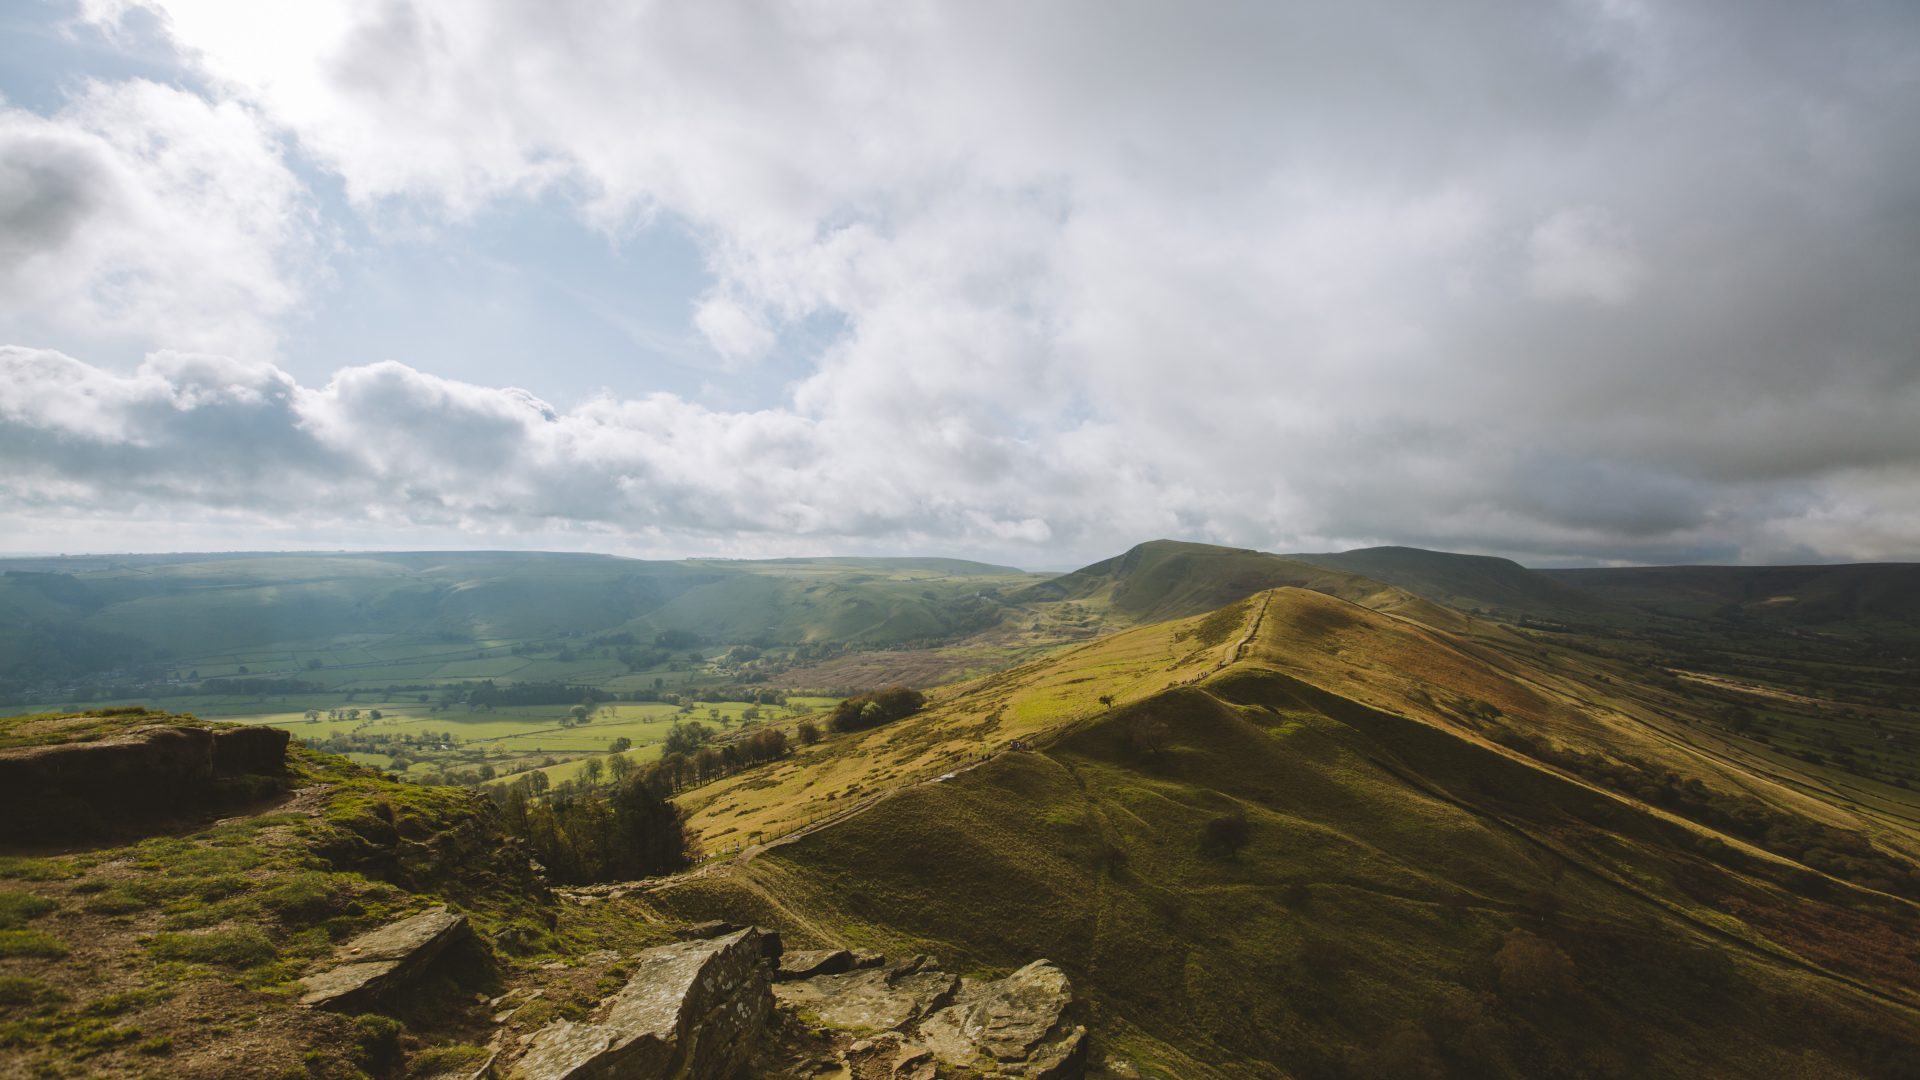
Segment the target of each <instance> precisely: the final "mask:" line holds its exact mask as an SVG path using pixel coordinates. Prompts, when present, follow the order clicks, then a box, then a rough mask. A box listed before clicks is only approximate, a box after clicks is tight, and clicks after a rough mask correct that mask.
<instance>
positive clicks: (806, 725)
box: [794, 720, 820, 746]
mask: <svg viewBox="0 0 1920 1080" xmlns="http://www.w3.org/2000/svg"><path fill="white" fill-rule="evenodd" d="M794 730H795V732H796V733H797V734H799V736H800V742H801V744H802V745H804V746H812V745H813V744H814V743H817V742H819V741H820V725H818V724H816V723H814V722H813V721H811V720H802V721H800V726H799V727H798V728H795V729H794Z"/></svg>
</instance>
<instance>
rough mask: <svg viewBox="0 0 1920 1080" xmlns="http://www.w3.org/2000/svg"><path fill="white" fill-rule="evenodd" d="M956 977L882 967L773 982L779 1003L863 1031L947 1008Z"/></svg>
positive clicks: (897, 1026)
mask: <svg viewBox="0 0 1920 1080" xmlns="http://www.w3.org/2000/svg"><path fill="white" fill-rule="evenodd" d="M959 989H960V980H959V978H957V977H956V976H953V975H949V974H947V973H946V972H944V971H922V970H916V969H914V968H913V967H911V966H909V967H906V968H882V969H874V970H867V971H855V972H852V973H850V974H846V975H821V976H819V977H817V978H812V979H800V980H795V981H793V982H783V983H775V984H774V987H773V993H774V996H775V997H777V998H778V999H779V1000H780V1003H781V1004H782V1005H786V1006H789V1007H790V1008H793V1009H795V1010H798V1011H800V1012H803V1013H808V1014H810V1015H812V1016H814V1017H816V1018H817V1019H819V1021H820V1022H821V1023H824V1024H828V1025H831V1026H833V1027H837V1028H848V1029H852V1030H856V1031H858V1030H865V1031H875V1032H879V1031H898V1030H902V1029H904V1028H907V1027H909V1026H911V1025H912V1024H913V1023H914V1022H915V1021H917V1020H919V1019H920V1018H921V1017H923V1016H926V1015H928V1014H929V1013H932V1012H935V1011H936V1010H939V1009H943V1008H945V1007H946V1006H947V1005H948V1004H950V1003H951V1002H952V1001H953V996H954V994H955V993H956V992H957V991H958V990H959Z"/></svg>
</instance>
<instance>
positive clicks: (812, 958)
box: [773, 949, 853, 982]
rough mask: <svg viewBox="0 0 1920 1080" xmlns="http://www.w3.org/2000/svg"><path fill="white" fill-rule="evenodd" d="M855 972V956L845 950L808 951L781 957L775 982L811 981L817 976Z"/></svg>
mask: <svg viewBox="0 0 1920 1080" xmlns="http://www.w3.org/2000/svg"><path fill="white" fill-rule="evenodd" d="M852 970H853V954H852V953H850V952H848V951H847V950H845V949H808V950H804V951H801V952H790V953H786V954H784V955H782V956H781V957H780V966H779V967H778V968H775V969H774V972H773V978H774V981H775V982H788V981H791V980H793V979H811V978H813V977H815V976H817V975H844V974H846V973H847V972H849V971H852Z"/></svg>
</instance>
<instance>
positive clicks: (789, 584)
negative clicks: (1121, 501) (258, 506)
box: [0, 552, 1040, 680]
mask: <svg viewBox="0 0 1920 1080" xmlns="http://www.w3.org/2000/svg"><path fill="white" fill-rule="evenodd" d="M1039 578H1040V576H1039V575H1033V574H1027V573H1024V572H1021V571H1018V570H1013V569H1010V568H1006V567H997V566H988V565H986V564H982V563H968V562H964V561H961V560H955V559H821V560H801V559H789V560H778V561H771V562H748V561H728V560H691V561H686V562H649V561H644V560H638V559H623V558H616V557H613V556H607V555H582V554H556V553H540V552H531V553H521V552H402V553H368V554H304V553H302V554H257V555H236V556H168V557H151V556H137V557H131V558H127V559H124V560H121V559H112V558H98V559H93V558H90V559H85V560H70V559H36V560H23V559H16V560H9V561H6V562H4V563H0V679H5V678H13V679H36V680H44V679H48V678H59V677H63V676H64V675H68V674H79V673H84V672H89V671H101V670H109V669H114V668H119V667H126V666H132V665H136V664H142V663H149V662H152V661H154V660H156V659H161V658H166V657H182V656H192V655H195V654H199V653H206V652H212V651H217V650H230V649H237V648H243V647H252V646H260V645H266V644H270V643H299V642H316V641H318V642H325V641H329V640H332V639H336V638H343V637H352V636H357V635H409V636H412V637H417V638H420V639H422V640H434V639H440V640H451V641H514V640H524V639H531V638H541V637H554V636H570V635H592V634H603V633H619V632H622V631H627V632H633V633H635V634H636V635H637V636H639V637H641V638H643V639H651V637H652V636H653V635H654V634H656V633H658V632H660V631H668V630H680V631H686V632H688V633H692V634H695V635H699V636H701V637H706V638H712V639H715V640H717V641H723V642H724V641H756V640H758V641H768V642H779V643H797V642H811V641H834V642H842V643H855V644H888V643H896V642H906V641H925V640H929V639H939V638H945V637H949V636H952V635H954V634H957V633H964V632H970V631H973V630H977V629H979V628H981V627H982V626H984V625H987V624H989V623H991V622H992V621H993V619H995V618H997V604H996V603H995V601H994V600H993V596H994V595H995V591H996V590H1003V589H1017V588H1019V587H1021V586H1024V585H1027V584H1030V583H1032V582H1033V581H1036V580H1039Z"/></svg>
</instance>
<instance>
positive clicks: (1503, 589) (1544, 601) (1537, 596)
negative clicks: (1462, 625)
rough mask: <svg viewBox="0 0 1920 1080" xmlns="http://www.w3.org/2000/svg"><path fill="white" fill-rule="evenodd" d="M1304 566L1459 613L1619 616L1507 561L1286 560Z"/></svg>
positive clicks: (1375, 554) (1568, 586)
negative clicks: (1362, 579) (1343, 573)
mask: <svg viewBox="0 0 1920 1080" xmlns="http://www.w3.org/2000/svg"><path fill="white" fill-rule="evenodd" d="M1287 557H1288V558H1290V559H1295V560H1298V561H1300V562H1304V563H1311V564H1313V565H1315V566H1324V567H1328V568H1331V569H1338V570H1347V571H1351V572H1352V573H1356V574H1362V575H1365V576H1367V577H1370V578H1373V579H1375V580H1377V581H1384V582H1386V583H1387V584H1389V585H1397V586H1399V587H1400V588H1402V589H1405V590H1407V591H1408V592H1410V593H1413V594H1414V595H1416V596H1423V597H1425V598H1427V599H1428V600H1432V601H1433V602H1435V603H1438V604H1445V605H1447V606H1448V607H1452V608H1458V609H1460V610H1462V611H1472V610H1479V611H1484V612H1487V613H1489V614H1492V615H1495V616H1500V617H1507V618H1516V617H1520V616H1531V617H1534V618H1550V619H1569V618H1572V619H1580V618H1592V617H1596V616H1603V615H1611V614H1621V613H1622V612H1621V611H1620V609H1619V608H1618V606H1617V605H1616V604H1615V603H1613V602H1612V601H1609V600H1607V599H1605V598H1603V597H1599V596H1596V595H1594V594H1593V593H1591V592H1588V591H1585V590H1583V589H1581V588H1579V587H1577V585H1576V584H1574V583H1569V582H1565V581H1561V580H1558V579H1556V578H1554V577H1551V576H1549V575H1547V574H1545V573H1542V572H1541V571H1538V570H1529V569H1527V568H1526V567H1524V566H1521V565H1520V564H1519V563H1517V562H1514V561H1512V560H1511V559H1501V558H1495V557H1494V556H1491V555H1456V554H1454V553H1452V552H1448V551H1427V550H1425V549H1422V548H1411V547H1374V548H1359V549H1357V550H1354V551H1341V552H1327V553H1321V554H1307V555H1289V556H1287Z"/></svg>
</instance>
